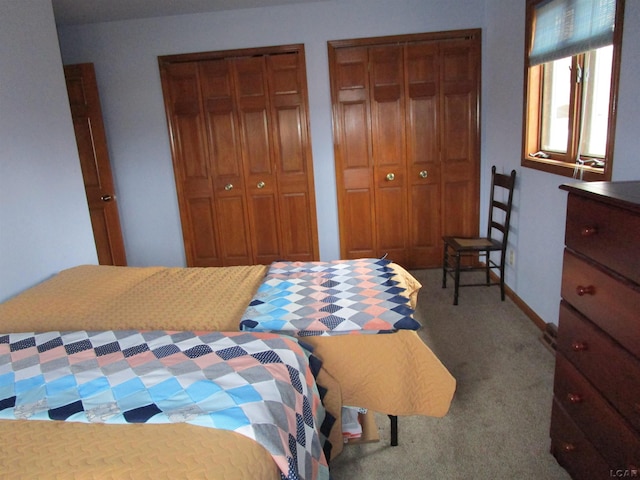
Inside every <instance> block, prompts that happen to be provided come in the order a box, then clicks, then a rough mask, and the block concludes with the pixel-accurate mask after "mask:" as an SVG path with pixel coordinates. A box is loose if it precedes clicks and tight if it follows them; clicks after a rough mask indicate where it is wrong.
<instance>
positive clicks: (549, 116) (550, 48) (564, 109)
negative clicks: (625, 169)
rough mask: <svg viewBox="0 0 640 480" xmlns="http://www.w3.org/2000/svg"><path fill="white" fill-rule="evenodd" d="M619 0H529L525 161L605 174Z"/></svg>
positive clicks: (585, 175) (580, 174)
mask: <svg viewBox="0 0 640 480" xmlns="http://www.w3.org/2000/svg"><path fill="white" fill-rule="evenodd" d="M623 9H624V0H527V19H526V21H527V30H526V32H527V38H526V58H525V65H526V72H525V102H524V103H525V110H524V135H523V160H522V165H523V166H525V167H531V168H536V169H538V170H543V171H547V172H552V173H556V174H559V175H564V176H568V177H574V178H578V179H583V180H610V179H611V166H612V161H613V139H614V131H615V111H616V108H615V107H616V105H615V103H616V98H617V88H618V77H619V71H620V50H621V43H622V42H621V41H622V18H623Z"/></svg>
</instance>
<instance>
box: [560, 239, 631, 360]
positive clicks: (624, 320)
mask: <svg viewBox="0 0 640 480" xmlns="http://www.w3.org/2000/svg"><path fill="white" fill-rule="evenodd" d="M562 298H564V299H565V300H566V301H567V302H568V303H570V304H571V305H572V306H573V307H574V308H576V310H578V311H580V312H581V313H582V314H583V315H584V316H586V317H587V318H589V319H590V320H591V321H592V322H593V323H595V324H596V325H598V326H599V327H600V328H602V329H603V330H604V331H605V332H607V333H608V334H609V335H611V336H612V337H613V338H614V340H616V341H618V342H620V344H622V345H623V346H624V347H625V348H626V349H627V350H629V351H630V352H631V353H632V354H634V355H635V356H636V357H638V358H640V316H639V312H640V291H639V290H638V286H637V285H635V284H632V283H630V282H626V281H623V280H621V279H616V278H614V277H612V276H610V275H609V274H608V273H606V272H605V271H603V270H601V269H600V268H598V267H597V266H596V265H595V264H592V263H591V262H588V261H586V260H585V259H583V258H581V257H578V256H577V255H575V254H573V253H571V252H570V251H568V250H565V252H564V267H563V270H562Z"/></svg>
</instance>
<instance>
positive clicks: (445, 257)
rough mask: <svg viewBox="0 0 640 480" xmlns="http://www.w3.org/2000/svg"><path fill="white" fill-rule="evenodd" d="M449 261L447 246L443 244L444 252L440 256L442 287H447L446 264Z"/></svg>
mask: <svg viewBox="0 0 640 480" xmlns="http://www.w3.org/2000/svg"><path fill="white" fill-rule="evenodd" d="M448 263H449V248H448V247H447V244H446V243H445V244H444V254H443V256H442V288H447V265H448Z"/></svg>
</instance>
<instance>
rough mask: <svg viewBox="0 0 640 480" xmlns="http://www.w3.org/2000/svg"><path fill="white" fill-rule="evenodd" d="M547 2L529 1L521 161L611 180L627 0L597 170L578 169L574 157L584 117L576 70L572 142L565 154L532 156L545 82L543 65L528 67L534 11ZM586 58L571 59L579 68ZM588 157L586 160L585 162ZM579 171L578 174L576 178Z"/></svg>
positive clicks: (620, 9) (619, 15)
mask: <svg viewBox="0 0 640 480" xmlns="http://www.w3.org/2000/svg"><path fill="white" fill-rule="evenodd" d="M543 1H545V0H527V6H526V28H525V53H524V107H523V126H522V128H523V131H522V162H521V165H522V166H523V167H527V168H532V169H535V170H540V171H543V172H548V173H553V174H556V175H561V176H564V177H570V178H578V179H581V180H584V181H610V180H611V173H612V168H613V152H614V145H615V130H616V112H617V103H618V84H619V82H620V57H621V53H622V27H623V20H624V6H625V0H617V2H616V16H615V29H614V35H613V61H612V71H611V91H610V94H609V123H608V134H607V142H606V153H605V165H604V168H595V167H590V166H588V165H584V166H581V167H578V170H576V163H575V159H574V158H575V157H573V155H574V154H575V153H576V152H577V149H578V147H577V141H578V138H579V136H578V134H577V133H576V129H577V128H578V127H576V123H578V117H579V115H581V108H580V109H576V108H575V104H576V102H579V101H580V97H579V95H580V93H581V92H580V90H581V86H576V74H577V69H576V68H572V72H571V81H572V86H571V105H570V107H569V110H570V112H571V113H572V116H571V117H570V118H569V137H570V142H569V144H570V145H569V146H568V151H567V153H566V154H561V153H553V152H546V153H548V154H549V158H539V157H533V156H532V155H531V153H535V152H538V151H539V150H540V147H539V144H540V131H541V128H542V127H541V110H542V101H543V100H542V81H543V75H544V73H543V66H544V64H540V65H535V66H532V67H530V66H529V52H530V50H531V43H532V35H533V20H534V8H535V7H536V6H537V5H538V4H540V3H542V2H543ZM578 57H584V53H580V54H576V55H574V56H573V57H572V58H573V60H572V65H574V67H575V65H576V59H577V58H578ZM586 158H588V157H585V159H586ZM576 172H577V175H576Z"/></svg>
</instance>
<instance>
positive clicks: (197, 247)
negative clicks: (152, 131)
mask: <svg viewBox="0 0 640 480" xmlns="http://www.w3.org/2000/svg"><path fill="white" fill-rule="evenodd" d="M162 73H163V86H164V87H165V105H166V108H167V112H168V113H167V114H168V115H169V116H170V120H169V128H170V137H171V148H172V151H173V169H174V175H175V179H176V188H177V191H178V204H179V206H180V214H181V217H182V235H183V238H184V244H185V254H186V257H187V264H188V265H189V266H191V267H203V266H221V265H223V254H222V252H221V248H220V240H219V228H218V224H217V217H216V215H215V212H216V206H215V200H214V195H213V190H212V180H211V172H210V167H209V145H208V142H207V135H206V127H205V125H206V118H205V112H204V109H203V107H202V97H201V93H200V76H199V73H198V65H197V64H195V63H175V64H169V65H166V67H165V69H164V70H163V72H162Z"/></svg>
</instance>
